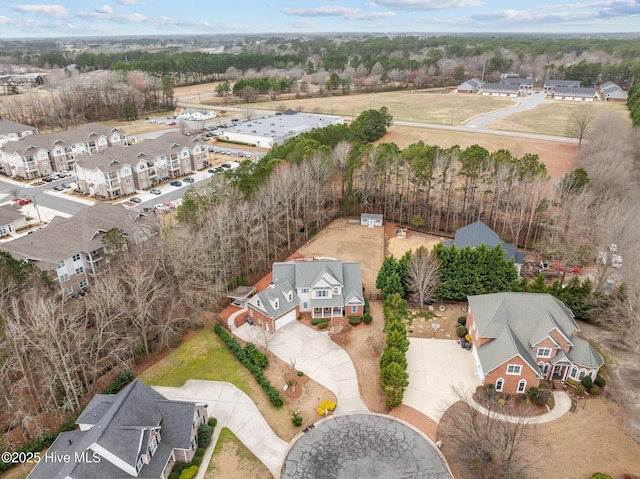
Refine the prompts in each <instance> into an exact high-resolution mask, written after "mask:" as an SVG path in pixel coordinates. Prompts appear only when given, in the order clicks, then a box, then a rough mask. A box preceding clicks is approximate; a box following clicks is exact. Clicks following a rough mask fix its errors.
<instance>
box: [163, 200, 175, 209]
mask: <svg viewBox="0 0 640 479" xmlns="http://www.w3.org/2000/svg"><path fill="white" fill-rule="evenodd" d="M164 205H165V206H166V207H167V208H169V209H170V210H175V209H176V205H174V204H173V203H171V202H170V201H165V202H164Z"/></svg>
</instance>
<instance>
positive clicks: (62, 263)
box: [58, 259, 64, 268]
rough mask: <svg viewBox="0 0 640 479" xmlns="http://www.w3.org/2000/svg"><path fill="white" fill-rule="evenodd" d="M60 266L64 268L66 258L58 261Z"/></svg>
mask: <svg viewBox="0 0 640 479" xmlns="http://www.w3.org/2000/svg"><path fill="white" fill-rule="evenodd" d="M58 268H64V260H63V259H61V260H59V261H58Z"/></svg>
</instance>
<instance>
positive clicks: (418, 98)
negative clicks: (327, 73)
mask: <svg viewBox="0 0 640 479" xmlns="http://www.w3.org/2000/svg"><path fill="white" fill-rule="evenodd" d="M277 105H284V106H285V107H286V108H291V109H292V110H296V109H301V110H302V111H306V112H315V111H317V112H320V113H325V114H328V115H340V116H352V117H355V116H358V115H359V114H360V112H362V111H364V110H369V109H371V108H374V109H376V110H377V109H379V108H380V107H383V106H386V107H387V108H388V109H389V113H391V115H393V119H394V120H402V121H418V122H424V123H434V124H438V125H443V124H446V125H461V124H462V123H463V122H464V121H465V120H468V119H469V118H471V117H474V116H477V115H480V114H483V113H487V112H490V111H494V110H501V109H503V108H508V107H510V106H513V105H515V102H514V100H513V99H511V98H498V97H489V96H482V95H458V94H456V93H452V92H447V93H434V92H430V91H429V90H403V91H393V92H382V93H364V94H357V95H356V94H351V95H335V96H326V97H318V98H308V99H298V100H282V101H280V100H276V101H273V102H261V103H250V104H243V105H236V106H239V107H245V108H256V109H266V110H269V109H274V108H276V106H277Z"/></svg>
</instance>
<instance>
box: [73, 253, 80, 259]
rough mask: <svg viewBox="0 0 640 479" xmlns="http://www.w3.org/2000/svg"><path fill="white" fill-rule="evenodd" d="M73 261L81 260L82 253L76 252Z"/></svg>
mask: <svg viewBox="0 0 640 479" xmlns="http://www.w3.org/2000/svg"><path fill="white" fill-rule="evenodd" d="M73 261H80V253H76V254H74V255H73Z"/></svg>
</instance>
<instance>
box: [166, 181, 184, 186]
mask: <svg viewBox="0 0 640 479" xmlns="http://www.w3.org/2000/svg"><path fill="white" fill-rule="evenodd" d="M169 184H170V185H171V186H182V182H181V181H172V182H171V183H169Z"/></svg>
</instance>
